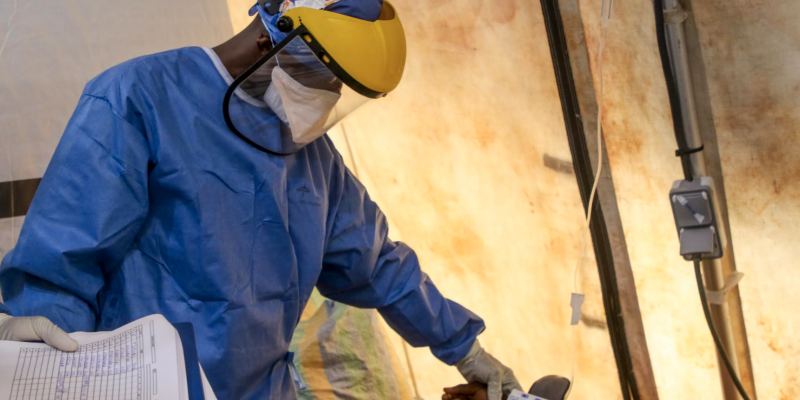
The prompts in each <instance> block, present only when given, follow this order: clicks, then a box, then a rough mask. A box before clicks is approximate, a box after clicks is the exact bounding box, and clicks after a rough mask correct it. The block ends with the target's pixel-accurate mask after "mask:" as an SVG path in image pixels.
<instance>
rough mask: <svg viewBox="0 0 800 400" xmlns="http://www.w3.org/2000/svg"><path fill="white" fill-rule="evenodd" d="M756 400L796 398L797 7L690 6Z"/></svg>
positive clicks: (799, 226) (799, 215)
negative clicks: (705, 80) (737, 274)
mask: <svg viewBox="0 0 800 400" xmlns="http://www.w3.org/2000/svg"><path fill="white" fill-rule="evenodd" d="M693 8H694V17H695V19H696V21H697V25H698V31H699V36H700V39H701V43H702V48H703V56H704V60H705V64H706V71H707V78H708V82H709V92H710V98H711V105H712V108H713V112H714V122H715V127H716V131H717V138H718V145H719V149H720V156H721V161H722V170H723V173H724V175H725V185H726V191H727V198H728V207H729V210H730V212H729V214H730V221H731V229H732V236H733V240H734V245H735V248H736V260H737V267H738V269H739V270H740V271H742V272H744V273H745V276H746V277H745V279H744V280H743V281H742V284H741V289H740V291H741V296H742V303H743V308H744V316H745V322H746V324H747V333H748V338H749V343H750V347H751V357H752V362H753V373H754V376H755V381H756V389H757V391H758V396H759V398H761V399H795V398H800V345H798V340H797V336H796V333H795V332H796V330H797V329H798V327H800V314H798V313H797V311H796V305H797V304H800V291H798V290H797V287H798V285H799V284H800V272H799V271H798V270H797V269H796V268H793V266H795V265H796V264H797V261H796V260H797V255H798V249H797V238H798V237H800V203H798V201H797V199H798V198H800V181H799V180H798V176H800V141H799V139H800V74H798V68H800V29H798V25H797V21H798V19H800V4H798V3H797V2H792V1H748V2H735V3H730V2H723V1H718V0H714V1H694V2H693Z"/></svg>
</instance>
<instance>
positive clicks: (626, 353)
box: [541, 0, 641, 400]
mask: <svg viewBox="0 0 800 400" xmlns="http://www.w3.org/2000/svg"><path fill="white" fill-rule="evenodd" d="M541 5H542V14H543V16H544V22H545V30H546V32H547V39H548V43H549V44H550V55H551V56H552V58H553V70H554V73H555V78H556V84H557V86H558V92H559V98H560V100H561V111H562V113H563V114H564V123H565V126H566V131H567V139H568V141H569V147H570V152H571V154H572V162H573V167H574V169H575V177H576V180H577V181H578V190H579V192H580V196H581V200H582V201H583V205H584V208H585V209H586V211H588V205H589V197H590V193H591V190H592V184H593V182H594V173H593V171H592V164H591V160H590V158H589V151H588V148H587V145H586V138H585V137H584V129H583V123H582V121H581V115H580V114H581V110H580V106H579V102H578V94H577V92H576V90H575V82H574V79H573V75H572V67H571V65H570V58H569V48H568V46H567V39H566V34H565V33H564V26H563V23H562V22H561V11H560V10H559V7H558V0H542V2H541ZM592 207H593V212H592V220H591V223H590V225H589V226H590V230H591V234H592V244H593V246H594V252H595V259H596V260H597V270H598V275H599V277H600V289H601V292H602V294H603V305H604V309H605V313H606V322H607V323H608V333H609V337H610V340H611V348H612V350H613V353H614V359H615V361H616V364H617V374H618V377H619V382H620V386H621V393H622V398H623V400H630V399H631V398H633V400H639V399H640V398H641V396H640V394H639V387H638V383H637V380H636V373H635V371H634V367H633V362H632V357H631V351H630V347H629V346H628V339H627V335H626V333H625V319H624V318H623V315H622V304H621V303H622V302H621V300H620V293H619V287H618V286H617V276H616V270H615V267H614V256H613V252H612V250H611V241H610V238H609V234H608V231H607V228H606V224H605V218H604V216H603V210H602V207H601V206H600V202H599V201H595V202H594V203H593V206H592Z"/></svg>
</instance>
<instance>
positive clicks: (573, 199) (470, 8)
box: [230, 0, 621, 399]
mask: <svg viewBox="0 0 800 400" xmlns="http://www.w3.org/2000/svg"><path fill="white" fill-rule="evenodd" d="M230 5H231V7H232V8H231V10H232V11H231V14H232V15H235V14H236V13H237V12H242V13H243V12H246V8H248V7H249V6H250V4H249V2H248V3H244V4H242V3H241V2H239V1H238V0H234V1H232V2H231V3H230ZM394 5H395V6H396V7H397V9H398V11H399V13H400V16H401V19H402V20H403V23H404V25H405V29H406V34H407V36H408V46H409V48H408V51H409V52H408V62H407V65H406V74H405V77H404V80H403V82H402V83H401V85H400V87H399V88H398V89H397V90H396V91H395V92H393V93H392V94H390V95H389V96H388V97H387V98H386V99H383V100H380V101H379V102H376V103H374V104H370V105H368V106H366V107H365V108H364V109H362V110H360V111H359V112H358V113H357V114H355V115H353V116H352V117H351V118H349V119H348V120H346V121H345V122H344V123H343V124H342V125H341V127H340V129H338V130H335V131H334V132H332V133H331V136H332V137H333V138H334V141H336V143H337V146H338V148H339V149H340V151H342V152H343V153H344V155H345V159H347V160H348V162H350V163H351V164H352V165H351V167H352V168H353V169H354V170H355V171H356V172H357V173H358V175H359V176H360V177H361V179H362V180H363V181H364V183H365V184H366V186H367V187H368V189H369V191H370V193H371V195H372V196H373V198H375V199H376V200H377V201H378V203H379V204H380V205H381V207H382V208H383V210H384V211H385V213H386V214H387V216H388V218H389V220H390V221H391V225H392V231H391V236H392V237H393V238H394V239H402V240H404V241H406V242H408V243H409V244H410V245H412V246H413V247H414V248H415V249H416V250H417V252H418V253H419V256H420V259H421V261H422V264H423V268H424V270H425V271H427V272H428V273H429V274H430V275H431V277H432V279H433V280H434V282H436V283H437V285H438V286H439V288H440V289H441V290H442V291H443V292H444V293H445V294H447V295H448V296H449V297H451V298H453V299H455V300H456V301H459V302H461V303H462V304H464V305H465V306H467V307H469V308H471V309H473V310H474V311H476V312H477V313H478V314H480V315H481V316H483V317H484V318H485V319H486V322H487V326H488V329H487V331H486V333H484V334H483V335H482V336H481V340H482V342H483V344H484V346H485V347H486V348H487V349H489V350H490V351H491V352H492V353H494V354H495V355H496V356H497V357H498V358H500V359H501V360H503V361H505V362H506V363H508V364H509V365H510V366H512V367H513V368H514V369H515V370H516V372H517V375H518V377H519V378H520V381H521V382H522V383H523V385H524V386H526V387H527V386H529V385H530V384H531V383H532V382H533V381H534V380H536V379H538V378H540V377H542V376H544V375H547V374H554V373H555V374H561V375H567V376H568V375H569V374H570V368H571V359H570V351H571V341H570V333H571V328H570V325H569V317H570V313H571V309H570V307H569V300H570V293H571V291H572V272H573V268H574V266H575V263H576V262H577V257H578V249H579V246H580V243H579V238H580V235H579V233H580V227H581V221H582V206H581V202H580V198H579V196H578V191H577V184H576V181H575V177H574V176H573V175H571V174H569V173H563V172H557V171H554V170H551V169H549V168H547V167H545V165H544V163H543V158H544V156H545V155H549V156H552V157H556V158H559V159H563V160H566V161H567V162H570V159H571V158H570V152H569V148H568V144H567V139H566V133H565V129H564V125H563V116H562V113H561V106H560V102H559V98H558V91H557V88H556V83H555V78H554V75H553V69H552V61H551V58H550V51H549V47H548V42H547V37H546V33H545V30H544V24H543V21H542V15H541V7H540V5H539V3H538V2H529V1H524V0H500V1H489V0H479V1H465V0H449V1H439V2H431V3H425V4H420V3H419V2H411V1H406V0H398V1H395V2H394ZM234 10H240V11H234ZM246 21H247V20H245V21H244V23H246ZM240 23H242V22H240ZM344 133H346V134H347V139H349V143H350V148H351V149H352V154H351V153H350V152H349V151H348V146H347V142H346V141H345V136H344ZM351 156H352V159H351ZM351 160H352V161H354V163H353V162H352V161H351ZM579 284H580V286H581V287H582V288H583V290H584V291H585V292H586V294H587V304H586V306H585V307H584V312H585V316H586V321H589V323H590V324H582V325H581V326H580V328H579V330H578V339H577V346H576V348H577V374H578V382H579V383H578V385H577V386H576V387H575V390H574V392H573V397H572V398H574V399H581V398H600V399H617V398H621V396H620V393H619V391H620V389H619V381H618V378H617V372H616V366H615V363H614V357H613V354H612V352H611V346H610V340H609V336H608V332H607V330H606V329H605V316H604V314H603V306H602V302H601V296H600V292H599V283H598V278H597V270H596V267H595V265H594V263H593V261H592V251H591V246H588V261H587V262H586V263H585V264H584V266H583V268H582V274H581V275H580V276H579ZM397 348H398V349H399V348H400V347H397ZM411 364H412V366H413V368H414V372H415V377H416V380H417V383H418V386H419V389H420V394H421V395H422V397H423V398H425V399H437V398H440V397H441V393H442V392H441V388H442V387H444V386H445V385H452V384H456V383H459V382H461V381H462V378H461V377H460V375H459V374H458V372H457V371H456V370H455V368H451V367H447V366H445V365H444V364H441V363H440V362H438V361H437V360H436V359H435V358H434V357H433V356H432V355H431V354H430V352H429V351H428V349H412V350H411Z"/></svg>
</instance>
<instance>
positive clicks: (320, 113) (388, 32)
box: [223, 1, 406, 155]
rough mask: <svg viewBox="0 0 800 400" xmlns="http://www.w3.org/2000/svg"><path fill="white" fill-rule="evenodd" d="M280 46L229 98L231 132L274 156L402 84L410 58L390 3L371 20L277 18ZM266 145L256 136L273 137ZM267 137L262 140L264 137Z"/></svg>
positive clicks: (293, 12) (304, 12)
mask: <svg viewBox="0 0 800 400" xmlns="http://www.w3.org/2000/svg"><path fill="white" fill-rule="evenodd" d="M276 26H277V27H278V29H280V31H281V32H283V33H285V34H286V37H285V39H283V40H281V42H280V43H274V45H273V48H272V49H271V50H270V51H269V52H268V53H267V54H266V55H264V57H262V58H261V59H260V60H259V61H258V62H256V63H255V64H254V65H252V66H251V67H250V68H249V69H248V70H247V71H245V72H244V73H243V74H242V75H241V76H239V77H238V78H236V79H235V80H234V82H233V83H232V84H231V85H230V87H229V88H228V91H227V93H226V94H225V98H224V102H223V113H224V116H225V122H226V123H227V125H228V127H229V128H230V130H231V131H232V132H234V133H235V134H237V135H238V136H240V137H241V138H242V139H243V140H245V141H246V142H248V143H249V144H251V145H253V146H255V147H257V148H259V149H261V150H263V151H265V152H267V153H270V154H277V155H286V154H292V153H294V152H296V151H299V150H300V149H301V148H302V147H303V146H305V145H306V144H308V143H310V142H311V141H313V140H315V139H316V138H318V137H320V136H322V135H323V134H324V133H325V132H326V131H327V130H328V129H329V128H331V127H332V126H334V125H335V124H336V123H338V122H339V121H341V120H342V119H343V118H345V117H346V116H347V115H349V114H350V113H352V112H353V111H355V110H356V109H358V108H359V107H361V106H362V105H364V104H365V103H366V102H368V101H370V100H372V99H378V98H381V97H383V96H386V94H388V93H389V92H391V91H392V90H394V88H396V87H397V85H398V84H399V83H400V79H401V78H402V76H403V69H404V66H405V59H406V43H405V34H404V32H403V27H402V25H401V24H400V20H399V18H398V16H397V14H396V12H395V10H394V8H393V7H392V5H391V4H390V3H388V2H386V1H384V2H383V7H382V9H381V13H380V16H379V18H378V19H377V20H376V21H374V22H370V21H364V20H360V19H357V18H352V17H349V16H346V15H341V14H337V13H334V12H330V11H325V10H316V9H312V8H304V7H296V8H292V9H290V10H288V11H287V12H286V13H285V14H284V15H283V16H281V17H280V18H279V19H278V20H277V23H276ZM275 128H278V130H279V132H280V136H281V138H280V140H279V141H277V142H276V141H275V140H270V141H269V143H272V145H270V146H269V147H274V148H267V147H266V146H262V145H260V144H258V143H256V141H254V140H252V139H253V137H257V136H258V135H274V133H273V132H276V129H275ZM259 142H262V143H263V141H260V140H259Z"/></svg>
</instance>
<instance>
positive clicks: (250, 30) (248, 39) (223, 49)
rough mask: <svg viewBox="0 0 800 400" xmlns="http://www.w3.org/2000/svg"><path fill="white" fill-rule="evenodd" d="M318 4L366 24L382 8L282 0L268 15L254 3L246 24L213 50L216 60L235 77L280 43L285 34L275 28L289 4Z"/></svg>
mask: <svg viewBox="0 0 800 400" xmlns="http://www.w3.org/2000/svg"><path fill="white" fill-rule="evenodd" d="M319 3H322V4H323V5H327V6H326V7H325V8H324V10H325V11H330V12H334V13H337V14H341V15H346V16H348V17H353V18H357V19H360V20H364V21H370V22H373V21H376V20H377V19H378V17H379V16H380V13H381V8H382V7H383V0H339V1H330V0H329V1H321V2H320V0H295V1H292V0H286V1H282V7H280V8H278V13H276V14H275V15H269V14H268V11H267V10H266V9H264V7H262V6H261V5H260V4H258V3H257V4H256V5H254V6H253V7H252V8H251V9H250V15H251V16H252V17H253V20H252V21H251V22H250V24H248V25H247V27H246V28H245V29H243V30H242V31H241V32H239V33H237V34H236V35H234V36H233V37H232V38H231V39H229V40H228V41H226V42H225V43H223V44H221V45H219V46H217V47H215V48H214V51H215V52H216V53H217V54H218V55H219V57H220V60H221V61H222V63H223V65H225V68H227V69H228V72H229V73H230V74H231V76H232V77H233V78H237V77H238V76H239V75H241V74H242V73H243V72H244V71H246V70H247V68H249V67H250V66H251V65H253V64H254V63H255V62H256V61H258V60H259V59H260V58H261V57H263V56H264V55H266V54H267V53H268V52H269V51H270V50H272V47H273V42H275V43H277V42H280V39H283V38H285V34H283V33H282V32H280V30H279V29H278V28H277V26H276V25H277V20H278V19H279V18H280V16H281V15H282V14H283V12H284V11H288V9H290V8H289V5H291V7H292V8H293V7H295V6H296V7H314V6H315V5H318V4H319ZM265 6H267V7H268V6H269V3H265ZM259 7H260V10H259ZM259 11H260V12H259ZM268 27H269V29H268Z"/></svg>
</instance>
